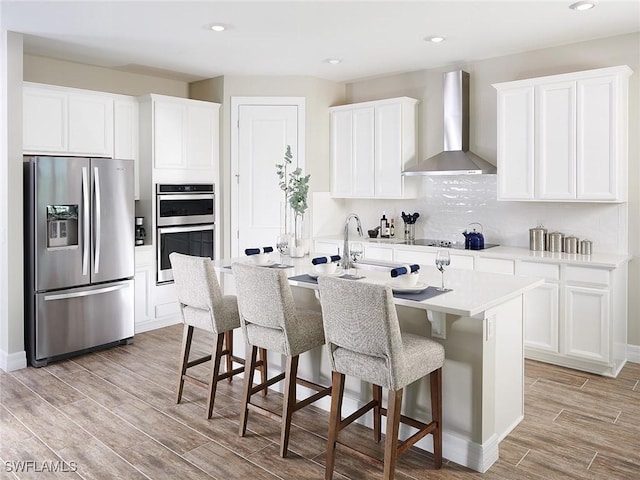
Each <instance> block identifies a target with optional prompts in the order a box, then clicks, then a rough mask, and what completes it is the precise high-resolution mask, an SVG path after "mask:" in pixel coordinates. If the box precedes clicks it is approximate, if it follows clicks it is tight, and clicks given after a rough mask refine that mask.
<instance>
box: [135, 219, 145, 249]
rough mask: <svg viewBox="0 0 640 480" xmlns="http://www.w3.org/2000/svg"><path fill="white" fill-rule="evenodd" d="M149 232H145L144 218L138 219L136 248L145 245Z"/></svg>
mask: <svg viewBox="0 0 640 480" xmlns="http://www.w3.org/2000/svg"><path fill="white" fill-rule="evenodd" d="M146 236H147V232H145V230H144V217H136V242H135V244H136V246H138V245H144V239H145V237H146Z"/></svg>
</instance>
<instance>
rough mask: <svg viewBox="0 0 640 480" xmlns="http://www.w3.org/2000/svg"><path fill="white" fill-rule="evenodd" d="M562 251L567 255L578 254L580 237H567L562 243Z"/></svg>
mask: <svg viewBox="0 0 640 480" xmlns="http://www.w3.org/2000/svg"><path fill="white" fill-rule="evenodd" d="M562 251H563V252H565V253H578V237H574V236H573V235H567V236H566V237H564V240H563V241H562Z"/></svg>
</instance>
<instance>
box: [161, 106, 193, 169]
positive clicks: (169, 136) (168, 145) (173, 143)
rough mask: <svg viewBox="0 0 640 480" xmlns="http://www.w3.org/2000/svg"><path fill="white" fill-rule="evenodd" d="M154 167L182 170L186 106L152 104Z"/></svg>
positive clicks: (184, 157) (185, 135)
mask: <svg viewBox="0 0 640 480" xmlns="http://www.w3.org/2000/svg"><path fill="white" fill-rule="evenodd" d="M153 109H154V113H153V116H154V118H153V121H154V133H153V144H154V165H153V166H154V167H155V168H183V167H185V166H186V153H187V144H186V141H187V106H186V105H184V104H181V103H173V102H162V101H158V100H156V101H154V102H153Z"/></svg>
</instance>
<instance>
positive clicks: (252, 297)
mask: <svg viewBox="0 0 640 480" xmlns="http://www.w3.org/2000/svg"><path fill="white" fill-rule="evenodd" d="M232 269H233V273H234V277H235V280H236V292H237V295H238V306H239V308H240V323H241V325H242V331H243V333H244V337H245V340H246V341H247V352H248V351H249V350H250V351H251V354H250V357H251V358H250V360H249V356H247V362H249V363H248V365H247V367H246V368H247V372H246V373H245V376H244V392H243V395H242V408H241V411H240V432H239V433H240V436H244V435H245V433H246V429H247V419H248V414H249V410H252V411H254V412H256V413H260V414H262V415H266V416H268V417H270V418H275V419H279V420H280V422H281V433H280V456H282V457H286V455H287V452H288V446H289V432H290V430H291V420H292V417H293V414H294V412H296V411H297V410H299V409H301V408H303V407H305V406H307V405H309V404H311V403H313V402H315V401H316V400H318V399H320V398H322V397H324V396H326V395H329V394H331V387H324V386H321V385H317V384H315V383H312V382H309V381H306V380H304V379H302V378H298V374H297V373H298V358H299V355H300V354H302V353H304V352H307V351H309V350H311V349H313V348H316V347H319V346H321V345H324V329H323V326H322V315H321V314H320V312H314V311H305V310H301V309H297V308H296V306H295V305H294V300H293V295H292V293H291V288H290V287H289V282H288V279H287V276H286V273H285V272H284V271H283V270H281V269H275V268H265V267H260V266H256V265H250V264H246V263H240V262H237V263H234V264H233V265H232ZM258 348H264V349H267V350H269V351H273V352H276V353H280V354H282V355H285V356H286V358H287V363H286V367H285V371H284V372H283V373H281V374H280V375H276V376H275V377H273V378H271V379H268V380H266V381H265V379H264V377H263V379H262V383H261V384H259V385H257V386H254V385H253V375H254V370H255V364H254V362H255V359H256V351H257V349H258ZM281 380H284V381H285V386H284V399H283V405H282V415H278V414H277V413H275V412H271V411H270V410H267V409H265V408H262V407H260V406H258V405H255V404H253V403H251V396H252V395H254V394H255V393H257V392H259V391H266V389H267V388H268V387H270V386H271V385H273V384H275V383H277V382H279V381H281ZM297 384H299V385H303V386H305V387H307V388H310V389H312V390H315V391H316V393H315V394H313V395H311V396H310V397H307V398H305V399H303V400H300V401H297V398H296V385H297Z"/></svg>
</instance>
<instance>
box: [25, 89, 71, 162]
mask: <svg viewBox="0 0 640 480" xmlns="http://www.w3.org/2000/svg"><path fill="white" fill-rule="evenodd" d="M23 101H24V105H23V111H24V117H23V127H22V128H23V149H24V152H25V153H42V152H56V153H62V152H65V153H66V152H67V150H68V132H67V123H68V122H67V115H68V101H67V95H66V94H65V93H60V92H55V91H51V90H48V89H45V88H38V87H30V86H25V87H24V88H23Z"/></svg>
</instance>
